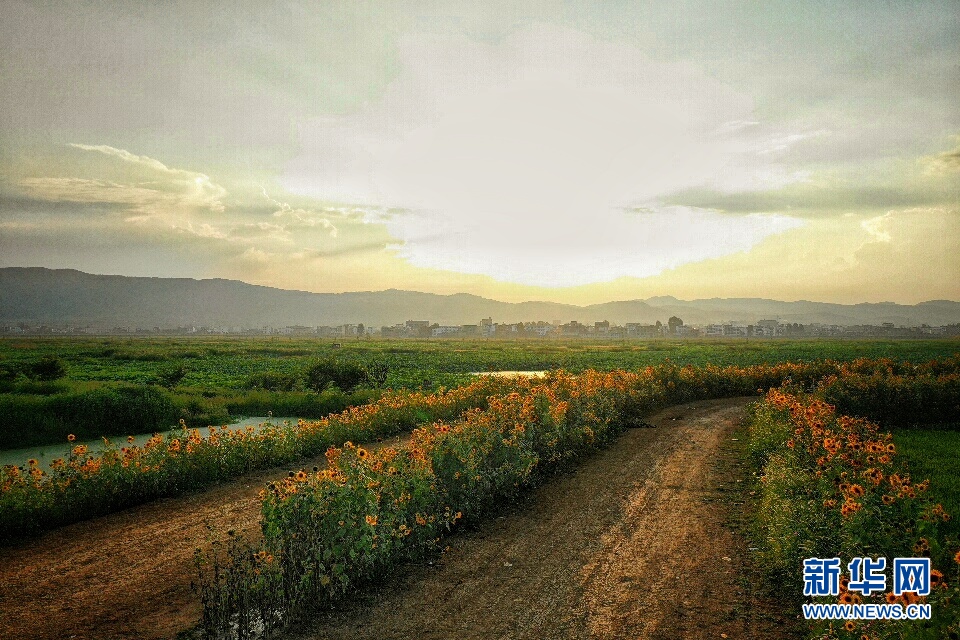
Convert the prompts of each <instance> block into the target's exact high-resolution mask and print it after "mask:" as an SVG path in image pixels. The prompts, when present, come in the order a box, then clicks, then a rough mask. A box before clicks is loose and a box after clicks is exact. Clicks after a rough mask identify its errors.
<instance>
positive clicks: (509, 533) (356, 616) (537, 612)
mask: <svg viewBox="0 0 960 640" xmlns="http://www.w3.org/2000/svg"><path fill="white" fill-rule="evenodd" d="M745 402H746V399H732V400H719V401H712V402H698V403H695V404H694V405H689V406H681V407H674V408H672V409H669V410H667V411H664V412H661V413H660V414H658V415H657V416H654V417H653V418H651V419H650V421H651V422H652V423H653V424H655V425H656V426H657V428H656V429H636V430H632V431H629V432H627V433H626V434H625V435H624V436H623V437H622V438H621V439H620V440H619V441H618V442H617V444H616V445H615V446H614V447H612V448H610V449H608V450H606V451H603V452H600V453H598V454H597V455H595V456H593V457H591V458H590V459H589V460H587V461H585V462H584V463H583V464H582V465H580V466H579V467H578V468H577V469H576V470H575V471H574V472H573V473H569V474H564V475H561V476H558V477H556V478H553V479H552V480H551V481H550V482H549V483H547V484H545V485H544V486H542V487H540V488H539V489H537V490H536V491H534V492H533V493H532V495H531V496H530V497H529V498H528V499H526V500H524V501H523V503H522V504H519V505H516V506H514V507H512V508H511V509H510V510H508V511H506V512H505V513H504V515H502V516H500V517H498V518H496V519H494V520H492V521H491V522H489V523H486V524H484V525H482V526H480V527H479V528H478V529H476V530H473V531H467V532H463V533H461V534H459V535H456V536H453V537H452V538H451V539H450V544H451V549H450V551H449V552H448V553H446V554H445V555H444V556H443V557H442V559H441V560H440V561H439V562H437V563H435V564H434V565H430V566H418V567H407V568H406V569H405V570H404V571H402V572H400V577H395V578H393V579H392V580H391V581H389V582H388V583H387V584H385V585H383V586H382V587H381V588H380V589H379V590H376V591H372V592H370V593H369V594H368V595H366V596H364V597H363V598H362V599H360V601H358V602H354V603H352V604H350V605H349V606H347V608H345V609H343V610H340V611H338V612H335V613H331V614H330V615H327V616H325V617H324V618H323V619H321V620H318V621H317V625H316V626H314V627H312V628H310V629H308V630H301V631H300V632H299V635H297V636H296V637H301V638H314V639H316V640H319V639H321V638H322V639H326V638H330V639H333V638H366V637H379V638H467V639H470V638H477V639H479V638H483V639H485V640H486V639H488V638H538V639H552V638H681V637H683V638H696V637H709V638H718V637H721V635H720V634H721V633H726V634H728V636H729V637H730V638H744V637H758V638H765V637H778V636H781V635H782V632H783V629H782V627H781V626H779V621H777V620H776V619H775V617H774V616H769V615H768V611H769V610H768V608H767V607H765V605H764V604H763V603H758V602H757V601H756V599H755V597H754V595H753V594H752V593H750V588H749V583H745V582H744V581H743V580H742V578H741V573H740V572H739V571H738V568H739V567H741V566H743V564H744V562H745V555H746V550H745V546H744V543H743V541H742V540H741V539H739V538H738V537H737V536H736V535H735V534H733V533H732V532H731V531H730V529H729V528H727V527H726V526H725V524H724V523H725V522H726V521H727V520H728V519H730V518H731V517H735V516H736V511H737V509H736V507H735V505H731V504H730V503H729V501H723V500H717V498H718V496H722V495H724V493H723V492H722V491H721V490H722V489H723V488H724V482H725V481H727V479H729V478H731V477H733V476H731V472H734V475H736V469H734V468H733V467H732V464H733V462H732V460H733V458H734V454H733V453H732V452H731V451H730V446H729V445H730V439H731V433H732V432H733V429H734V427H735V424H736V423H737V422H738V420H739V418H740V416H741V415H742V407H743V405H744V404H745ZM318 462H320V460H319V459H318V460H317V461H316V462H314V461H311V462H309V463H307V465H306V466H310V465H312V464H316V463H318ZM718 465H719V466H718ZM282 474H283V472H282V470H271V471H267V472H263V473H260V474H256V475H252V476H248V477H245V478H242V479H240V480H237V481H235V482H231V483H227V484H224V485H221V486H218V487H216V488H215V489H212V490H211V491H208V492H205V493H201V494H196V495H190V496H184V497H180V498H175V499H168V500H163V501H160V502H156V503H153V504H149V505H144V506H142V507H138V508H135V509H130V510H127V511H124V512H121V513H117V514H113V515H111V516H107V517H104V518H98V519H96V520H91V521H89V522H84V523H78V524H76V525H71V526H69V527H65V528H63V529H59V530H57V531H54V532H51V533H49V534H47V535H45V536H43V537H42V538H40V539H38V540H36V541H34V542H32V543H30V544H27V545H24V546H22V547H18V548H13V549H0V637H2V638H8V637H9V638H38V639H45V638H58V639H59V638H90V639H98V640H110V639H116V638H144V639H151V638H170V637H172V636H173V635H175V634H176V633H177V632H178V631H181V630H183V629H186V628H188V627H190V626H191V625H192V624H193V623H194V622H195V621H196V620H197V619H198V617H199V607H198V605H197V601H196V598H195V596H194V595H193V593H192V592H191V590H190V580H191V579H192V577H193V565H192V555H193V551H194V549H195V548H196V547H197V546H198V545H203V544H205V542H206V541H207V540H208V537H209V530H208V528H207V525H210V526H212V527H213V528H214V529H215V530H219V531H221V532H222V531H225V530H227V529H230V528H233V529H236V530H238V531H250V532H253V531H256V530H257V528H258V520H259V500H258V499H257V491H258V490H259V489H260V487H262V485H263V483H264V482H266V481H268V480H270V479H273V478H276V477H278V476H279V475H282ZM731 482H732V481H731ZM293 635H296V634H292V637H293Z"/></svg>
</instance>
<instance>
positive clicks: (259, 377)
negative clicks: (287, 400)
mask: <svg viewBox="0 0 960 640" xmlns="http://www.w3.org/2000/svg"><path fill="white" fill-rule="evenodd" d="M298 384H299V381H298V380H297V377H296V376H294V375H291V374H288V373H281V372H279V371H261V372H259V373H253V374H251V375H250V376H248V377H247V380H246V383H245V384H244V386H245V387H246V388H247V389H263V390H264V391H293V390H294V389H296V388H297V386H298Z"/></svg>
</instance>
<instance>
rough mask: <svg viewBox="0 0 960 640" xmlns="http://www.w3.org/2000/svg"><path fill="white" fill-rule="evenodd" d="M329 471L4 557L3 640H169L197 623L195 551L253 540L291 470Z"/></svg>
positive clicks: (141, 516) (249, 486)
mask: <svg viewBox="0 0 960 640" xmlns="http://www.w3.org/2000/svg"><path fill="white" fill-rule="evenodd" d="M397 442H399V440H397ZM385 444H387V443H384V445H385ZM378 446H383V445H378ZM325 464H326V459H325V458H324V457H323V456H319V457H317V458H314V459H311V460H307V461H304V462H302V463H301V464H300V465H296V466H295V467H294V466H293V465H291V467H288V468H274V469H269V470H266V471H262V472H258V473H255V474H250V475H247V476H244V477H242V478H239V479H237V480H234V481H231V482H227V483H223V484H220V485H217V486H215V487H214V488H212V489H210V490H209V491H205V492H203V493H196V494H191V495H186V496H179V497H176V498H168V499H164V500H159V501H157V502H152V503H149V504H145V505H142V506H139V507H135V508H132V509H127V510H125V511H121V512H119V513H114V514H111V515H108V516H105V517H102V518H96V519H94V520H88V521H86V522H79V523H77V524H73V525H70V526H67V527H63V528H61V529H57V530H55V531H51V532H49V533H47V534H45V535H43V536H42V537H40V538H38V539H37V540H34V541H31V542H29V543H27V544H24V545H22V546H19V547H15V548H6V549H0V638H18V639H24V640H26V639H31V638H35V639H37V640H44V639H47V638H49V639H51V640H52V639H54V638H55V639H57V640H60V639H65V638H75V639H77V640H80V639H84V640H86V639H89V640H116V639H121V638H122V639H128V638H129V639H134V638H135V639H137V640H151V639H155V638H171V637H173V636H174V635H175V634H177V633H178V632H179V631H182V630H184V629H187V628H189V627H191V626H192V625H194V624H195V623H196V622H197V620H199V619H200V606H199V601H198V600H197V598H196V596H195V595H194V593H193V591H192V590H191V587H190V582H191V580H192V579H193V578H194V568H193V552H194V550H195V549H196V548H197V547H198V546H206V545H207V544H208V543H209V541H210V540H211V531H214V532H217V533H218V534H219V535H220V536H221V537H222V536H223V534H224V533H225V532H226V531H228V530H230V529H234V530H236V531H237V532H242V533H250V534H254V535H255V534H256V533H258V532H259V529H260V500H259V498H258V497H257V493H258V492H259V491H260V489H262V488H263V486H264V484H265V483H266V482H268V481H270V480H275V479H277V478H280V477H283V476H284V475H286V472H287V469H289V468H297V469H299V468H301V467H306V468H310V467H312V466H314V465H325Z"/></svg>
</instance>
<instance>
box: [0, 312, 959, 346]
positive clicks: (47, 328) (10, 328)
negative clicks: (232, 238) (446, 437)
mask: <svg viewBox="0 0 960 640" xmlns="http://www.w3.org/2000/svg"><path fill="white" fill-rule="evenodd" d="M2 335H8V336H9V335H176V336H184V335H224V336H229V335H237V336H249V335H269V336H300V337H305V336H314V337H317V338H332V339H337V338H355V339H359V338H374V337H376V338H381V339H404V338H420V339H424V338H436V339H443V338H458V339H474V338H484V339H498V340H499V339H506V340H510V339H529V338H543V339H551V338H553V339H558V338H560V339H566V338H584V339H607V340H632V339H641V340H651V339H658V338H942V337H951V336H958V335H960V324H950V325H942V326H930V325H927V324H922V325H919V326H897V325H895V324H894V323H892V322H884V323H882V324H880V325H849V326H844V325H829V324H822V323H808V324H800V323H790V322H781V321H779V320H757V321H756V322H754V323H752V324H751V323H745V322H738V321H729V322H725V323H715V324H704V325H690V324H684V322H683V320H682V319H681V318H678V317H676V316H671V317H670V318H669V319H668V320H667V321H666V323H663V322H659V321H658V322H656V324H646V323H640V322H627V323H625V324H623V325H617V324H612V323H610V322H608V321H601V322H594V323H592V324H590V323H581V322H578V321H576V320H571V321H570V322H567V323H561V322H546V321H543V320H537V321H531V322H514V323H498V322H494V320H493V318H483V319H481V320H480V322H479V323H478V324H461V325H441V324H439V323H436V322H430V321H429V320H407V321H406V322H403V323H398V324H394V325H392V326H381V327H379V328H377V327H373V326H368V325H364V324H363V323H356V324H351V323H347V324H341V325H336V326H314V327H311V326H303V325H292V326H284V327H271V326H262V327H240V326H230V327H226V326H194V325H190V326H177V327H159V326H155V327H149V328H144V327H125V326H116V327H109V328H107V327H96V326H83V327H78V326H72V325H46V324H42V325H31V324H29V323H17V324H13V325H6V326H0V336H2Z"/></svg>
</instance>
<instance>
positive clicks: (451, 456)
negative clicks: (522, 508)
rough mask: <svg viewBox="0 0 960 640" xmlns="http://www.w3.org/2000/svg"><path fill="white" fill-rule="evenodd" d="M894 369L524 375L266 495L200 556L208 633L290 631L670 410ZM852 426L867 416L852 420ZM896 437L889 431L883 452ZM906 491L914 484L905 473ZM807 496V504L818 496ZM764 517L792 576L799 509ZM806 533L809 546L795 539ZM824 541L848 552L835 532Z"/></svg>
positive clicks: (766, 441) (761, 447)
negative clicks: (480, 400) (247, 527)
mask: <svg viewBox="0 0 960 640" xmlns="http://www.w3.org/2000/svg"><path fill="white" fill-rule="evenodd" d="M893 364H894V363H892V362H888V361H863V360H861V361H856V362H854V363H850V364H839V363H832V362H819V363H811V364H780V365H774V366H755V367H724V368H721V367H712V366H707V367H696V368H695V367H677V366H674V365H661V366H660V367H649V368H646V369H644V370H642V371H639V372H625V371H614V372H609V373H600V372H594V371H587V372H585V373H583V374H581V375H579V376H572V375H570V374H567V373H564V372H554V373H551V374H548V376H547V377H546V378H544V379H527V378H519V379H516V380H514V381H512V382H511V384H512V385H513V388H512V389H510V392H509V393H507V394H506V395H502V396H500V397H491V398H489V400H488V405H487V407H486V408H478V409H474V410H471V411H467V412H466V413H464V414H463V415H462V416H461V417H460V419H459V420H454V421H441V422H438V423H434V424H429V425H425V426H424V427H421V428H419V429H417V430H415V431H414V436H413V441H412V443H411V445H410V447H409V448H405V449H403V450H395V449H386V450H384V451H381V452H373V451H368V450H366V449H364V448H362V447H359V448H358V447H354V446H353V445H347V446H345V447H344V448H343V449H337V448H334V449H331V450H329V451H328V454H327V457H328V460H329V463H330V464H329V466H328V468H326V469H322V470H321V469H314V470H313V471H312V472H308V471H306V470H302V471H300V472H298V473H291V476H290V477H289V478H287V479H285V480H283V481H281V482H278V483H274V484H272V485H271V486H270V488H269V490H267V491H264V492H263V494H262V499H263V524H262V526H263V531H264V538H263V540H262V541H258V542H256V543H248V542H244V541H238V540H231V542H230V544H229V545H228V546H227V547H226V549H224V550H222V553H218V552H214V553H212V554H201V555H199V556H198V563H199V565H200V567H201V583H200V593H201V598H202V600H203V604H204V619H203V627H204V630H205V632H206V633H207V635H208V636H210V637H220V635H221V634H223V633H233V634H236V636H237V637H241V638H243V637H250V636H252V635H257V634H259V633H265V634H266V635H270V634H271V633H273V632H275V631H278V630H280V629H283V628H284V627H285V626H286V625H287V624H289V623H290V621H291V620H293V619H295V618H297V617H299V616H304V615H307V614H308V612H309V611H310V610H311V609H313V608H315V607H318V606H322V605H323V604H324V603H327V602H329V601H331V600H334V599H336V598H338V597H340V596H342V595H343V594H344V593H345V592H347V591H348V590H349V589H351V588H354V587H356V586H357V585H359V584H362V583H364V582H367V581H370V580H374V579H376V578H377V577H378V576H380V575H382V572H383V571H384V569H386V568H388V567H390V566H392V565H393V564H395V563H396V562H398V561H401V560H403V559H405V558H408V557H411V556H415V555H418V554H421V553H424V552H426V551H428V550H429V549H430V548H431V547H432V545H434V544H435V543H436V542H437V541H438V540H439V538H440V537H441V536H443V535H444V534H445V533H446V532H448V531H450V530H451V529H452V528H454V527H456V526H457V525H458V524H459V523H460V522H461V521H463V520H470V519H474V518H479V517H482V516H483V515H484V514H485V513H486V512H488V511H489V509H490V508H491V506H492V505H494V504H496V503H498V502H500V501H502V500H503V499H505V498H509V497H510V496H512V495H513V494H515V493H516V492H518V491H522V490H523V489H524V488H526V487H527V486H529V485H530V484H531V483H532V482H534V481H535V480H536V479H537V478H539V477H542V475H543V474H544V473H546V472H547V471H549V470H550V469H553V468H556V467H557V466H560V465H563V464H564V463H565V462H568V461H570V460H574V459H576V458H578V457H580V456H582V455H586V454H587V453H589V452H590V451H592V450H594V449H595V448H596V447H598V446H602V445H603V444H604V443H605V442H608V441H609V440H610V439H611V438H613V437H614V436H615V435H616V434H617V433H619V430H621V429H623V428H624V427H626V426H629V425H631V424H638V423H639V422H640V421H641V419H642V417H643V416H645V415H647V414H648V413H650V412H652V411H654V410H656V409H658V408H661V407H663V406H666V405H669V404H674V403H678V402H683V401H689V400H693V399H701V398H710V397H721V396H732V395H745V394H748V393H751V392H754V391H755V390H756V389H757V388H761V389H762V388H769V387H770V386H776V385H777V384H779V383H780V382H782V381H784V380H790V383H791V384H795V385H799V386H800V387H815V386H816V385H817V384H818V381H820V380H824V379H830V377H831V376H838V375H839V376H842V375H846V374H849V375H863V376H870V375H873V374H874V373H875V372H877V371H880V370H885V369H886V368H888V367H890V366H893ZM958 366H960V361H951V362H950V363H947V364H944V363H931V364H930V365H928V366H926V367H923V368H919V369H911V370H915V371H920V370H923V371H929V372H931V375H932V371H933V370H937V371H947V370H951V371H953V370H956V368H957V367H958ZM950 375H952V373H951V374H950ZM774 393H775V392H771V394H774ZM778 397H781V396H775V395H770V396H768V399H770V398H778ZM821 404H822V405H823V406H827V405H826V404H825V403H822V402H821ZM831 411H832V408H831ZM758 415H759V414H758ZM788 415H789V414H788ZM771 424H778V423H776V422H775V421H774V422H772V423H771ZM843 424H845V425H846V424H850V425H867V424H868V423H866V422H865V421H863V420H854V419H847V418H845V419H844V422H843ZM864 428H865V429H866V431H865V433H864V434H862V435H858V437H861V438H863V441H864V442H867V438H868V436H869V437H870V438H872V439H870V440H869V442H870V443H871V447H872V446H874V445H875V444H876V442H878V441H877V440H876V436H875V435H872V432H870V430H869V429H867V428H866V427H864ZM874 430H875V428H874ZM867 432H869V433H867ZM786 433H787V434H789V430H788V431H787V432H786ZM782 435H783V434H781V432H780V430H778V429H776V428H770V429H767V430H766V431H761V430H760V429H757V430H755V444H754V446H753V449H752V450H753V452H754V456H755V457H756V459H757V460H758V461H759V463H760V464H761V465H763V466H764V468H766V465H767V461H769V460H770V459H771V455H772V451H774V450H776V449H777V447H779V446H785V447H787V449H788V450H790V451H792V447H793V446H794V443H793V442H789V443H787V444H781V442H784V443H786V442H787V440H786V438H783V437H781V436H782ZM888 440H889V438H884V439H883V446H884V447H885V449H884V451H885V452H886V447H887V444H888ZM876 446H879V445H876ZM883 455H888V454H886V453H884V454H883ZM889 455H892V452H891V453H890V454H889ZM878 464H879V463H878ZM884 464H886V463H884ZM884 469H885V470H886V469H887V467H884ZM871 471H874V470H873V469H871ZM794 475H795V474H788V476H789V477H790V478H793V477H794ZM871 477H873V476H871ZM774 485H775V483H771V486H774ZM898 486H901V485H898ZM902 486H905V487H908V486H912V485H909V481H907V484H906V485H902ZM920 486H925V485H920ZM794 488H795V487H794V486H793V485H790V486H789V487H788V488H787V490H785V492H784V493H786V495H788V496H791V497H792V495H793V494H791V493H790V491H791V490H793V489H794ZM905 491H906V489H905ZM900 497H901V496H899V494H898V496H897V499H899V498H900ZM877 501H881V502H882V500H881V499H880V498H877V499H876V500H874V502H877ZM801 502H802V503H803V506H806V505H807V500H806V499H803V500H802V501H801ZM811 504H812V503H811ZM904 504H908V505H909V508H908V509H907V511H906V512H905V513H906V517H914V518H916V517H920V516H921V515H922V516H923V517H924V518H931V519H932V518H934V517H942V514H943V513H944V512H943V511H942V507H931V508H929V509H928V508H927V507H926V505H925V503H922V502H921V501H917V502H915V503H907V502H904ZM845 505H846V506H845V507H844V508H845V509H848V510H853V507H852V506H850V505H849V504H846V503H845ZM811 508H812V507H811ZM860 508H861V507H857V510H859V509H860ZM763 511H764V514H765V516H764V517H768V518H769V519H770V520H771V522H773V523H775V524H776V525H777V526H779V527H780V529H782V530H780V529H778V530H776V531H772V533H771V535H769V536H767V538H766V539H768V540H770V541H771V544H773V543H774V542H775V541H777V540H778V539H779V538H778V536H785V537H786V540H787V543H786V550H785V551H784V550H783V549H780V548H777V547H775V550H780V551H781V553H780V555H779V556H778V555H776V554H771V558H775V559H777V560H778V561H781V560H782V562H780V563H779V564H777V563H775V562H772V563H771V565H772V566H776V567H778V568H779V570H780V571H781V572H782V573H791V572H792V571H793V570H794V568H795V566H799V565H797V564H796V563H794V560H795V558H794V557H793V556H794V555H796V552H797V551H798V550H799V549H801V548H802V549H805V550H806V549H807V548H808V547H806V546H804V545H803V538H798V536H797V535H796V534H795V533H794V532H793V531H790V532H788V531H787V530H786V528H787V527H794V528H795V524H796V520H795V519H794V518H795V517H796V516H797V515H798V513H799V512H798V511H797V510H796V509H794V510H789V511H788V512H786V515H783V514H784V513H785V512H783V511H782V510H778V509H777V506H776V505H775V504H774V502H773V501H772V500H771V501H769V502H767V503H765V504H764V510H763ZM851 512H852V511H851ZM865 512H866V511H865ZM845 515H846V514H845ZM780 516H782V517H780ZM838 517H839V516H838ZM923 522H926V520H923ZM809 524H810V526H811V527H812V530H813V531H815V532H816V534H815V535H821V534H824V532H829V529H828V528H826V527H824V526H822V524H823V523H822V522H821V521H816V522H814V521H811V522H810V523H809ZM897 525H898V526H899V522H898V523H897ZM894 532H896V529H891V530H889V531H888V534H891V535H892V534H893V533H894ZM860 533H862V531H860ZM921 533H926V529H923V530H922V531H921ZM928 535H930V536H934V534H933V533H930V534H928ZM932 539H936V538H935V536H934V537H933V538H932ZM796 540H800V543H799V546H798V545H793V546H791V545H792V542H793V541H796ZM825 540H826V541H828V542H833V543H834V547H833V548H834V549H835V548H836V543H837V541H836V539H828V536H825ZM937 548H938V549H939V547H937ZM843 550H844V551H846V550H847V547H844V548H843ZM791 563H793V564H791Z"/></svg>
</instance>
